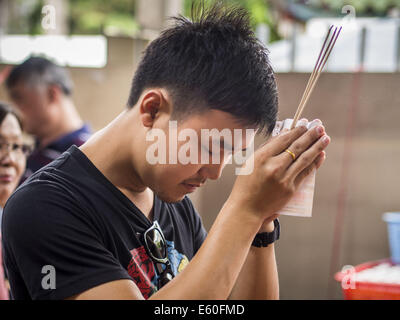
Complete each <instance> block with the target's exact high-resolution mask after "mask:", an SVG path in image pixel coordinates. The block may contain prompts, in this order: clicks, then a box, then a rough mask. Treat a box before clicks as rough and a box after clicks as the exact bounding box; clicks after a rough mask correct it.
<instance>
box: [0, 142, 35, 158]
mask: <svg viewBox="0 0 400 320" xmlns="http://www.w3.org/2000/svg"><path fill="white" fill-rule="evenodd" d="M32 151H33V148H32V146H30V145H28V144H24V143H10V142H0V156H1V157H4V156H5V155H6V154H7V153H13V154H15V155H18V156H26V157H27V156H29V155H30V154H31V153H32Z"/></svg>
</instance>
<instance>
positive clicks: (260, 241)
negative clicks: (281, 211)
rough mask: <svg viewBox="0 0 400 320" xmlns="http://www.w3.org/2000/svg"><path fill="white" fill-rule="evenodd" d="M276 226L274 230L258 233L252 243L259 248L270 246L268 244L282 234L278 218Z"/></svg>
mask: <svg viewBox="0 0 400 320" xmlns="http://www.w3.org/2000/svg"><path fill="white" fill-rule="evenodd" d="M274 226H275V229H274V231H272V232H262V233H257V234H256V236H255V237H254V240H253V243H252V244H251V245H252V246H255V247H258V248H261V247H268V245H270V244H271V243H274V242H275V241H276V240H278V239H279V236H280V234H281V225H280V223H279V220H278V219H275V220H274Z"/></svg>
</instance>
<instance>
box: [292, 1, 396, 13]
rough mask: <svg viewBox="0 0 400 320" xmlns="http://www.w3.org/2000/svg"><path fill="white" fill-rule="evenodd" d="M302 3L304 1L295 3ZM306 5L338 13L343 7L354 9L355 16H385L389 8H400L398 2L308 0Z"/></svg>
mask: <svg viewBox="0 0 400 320" xmlns="http://www.w3.org/2000/svg"><path fill="white" fill-rule="evenodd" d="M297 2H304V1H297ZM306 3H307V4H308V5H310V6H313V7H315V8H320V9H325V10H331V11H334V12H340V11H341V9H342V7H343V6H345V5H351V6H353V7H354V8H355V9H356V14H357V15H371V16H374V15H380V16H382V15H386V14H387V13H388V11H389V10H390V9H391V8H394V7H397V8H400V0H309V1H308V2H306Z"/></svg>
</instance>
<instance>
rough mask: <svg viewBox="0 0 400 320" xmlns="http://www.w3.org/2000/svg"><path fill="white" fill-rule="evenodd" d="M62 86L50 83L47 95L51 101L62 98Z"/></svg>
mask: <svg viewBox="0 0 400 320" xmlns="http://www.w3.org/2000/svg"><path fill="white" fill-rule="evenodd" d="M61 95H62V92H61V88H60V87H59V86H57V85H49V86H48V87H47V97H48V99H49V102H50V103H54V102H58V101H59V100H60V99H61Z"/></svg>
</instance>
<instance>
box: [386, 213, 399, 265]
mask: <svg viewBox="0 0 400 320" xmlns="http://www.w3.org/2000/svg"><path fill="white" fill-rule="evenodd" d="M383 220H384V221H386V222H387V225H388V234H389V246H390V254H391V258H392V261H393V263H396V264H400V212H386V213H384V214H383Z"/></svg>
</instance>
